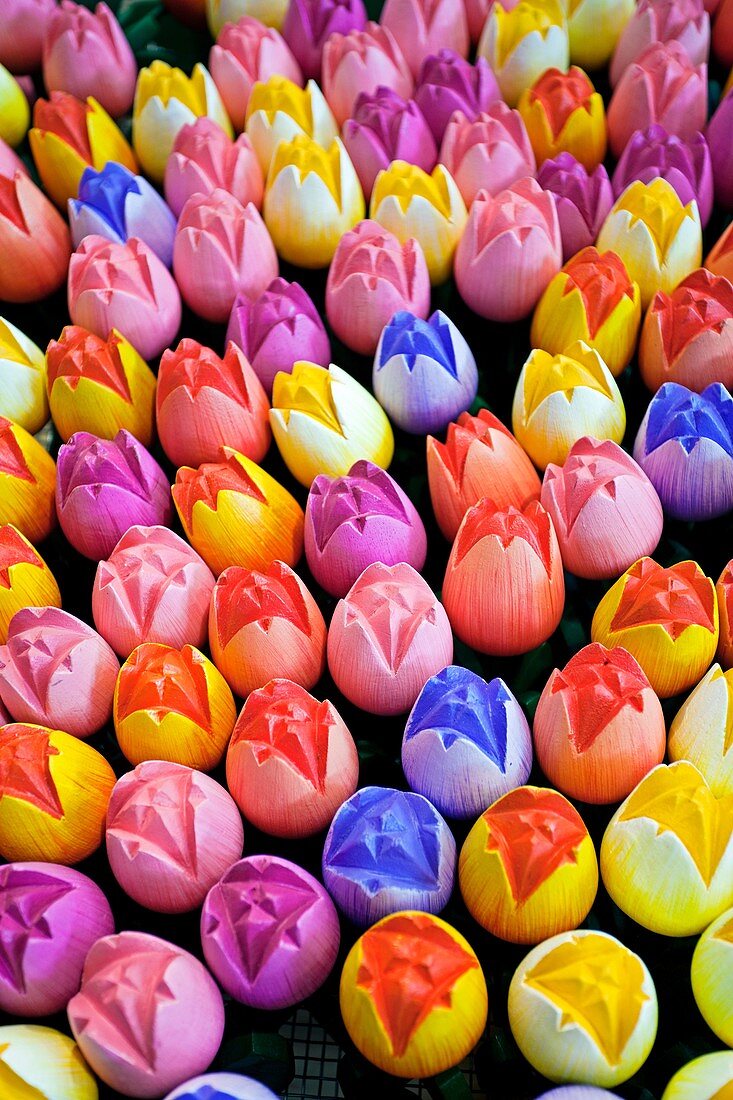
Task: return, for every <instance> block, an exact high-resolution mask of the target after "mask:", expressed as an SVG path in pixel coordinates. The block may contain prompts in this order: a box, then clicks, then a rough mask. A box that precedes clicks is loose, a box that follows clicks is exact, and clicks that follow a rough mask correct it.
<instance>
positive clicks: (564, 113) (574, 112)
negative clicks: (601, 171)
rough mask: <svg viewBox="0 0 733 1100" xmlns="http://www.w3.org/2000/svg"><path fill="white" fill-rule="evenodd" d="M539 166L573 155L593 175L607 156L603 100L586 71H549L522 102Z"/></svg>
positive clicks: (523, 114) (520, 105) (530, 89)
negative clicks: (548, 161) (563, 156)
mask: <svg viewBox="0 0 733 1100" xmlns="http://www.w3.org/2000/svg"><path fill="white" fill-rule="evenodd" d="M519 113H520V115H521V116H522V119H523V120H524V124H525V126H526V127H527V133H528V135H529V139H530V141H531V143H532V148H533V149H534V154H535V156H536V158H537V163H538V164H543V163H544V161H546V160H549V159H550V158H551V157H556V156H557V155H558V153H562V152H566V153H571V154H572V155H573V156H574V157H575V158H576V160H578V161H579V162H580V163H581V164H582V165H583V166H584V167H585V168H586V169H587V170H588V171H589V172H590V171H592V170H593V169H594V168H596V167H597V165H599V164H600V163H601V161H602V160H603V158H604V156H605V153H606V114H605V110H604V107H603V97H602V96H601V95H600V94H599V93H598V92H597V91H596V90H595V88H594V87H593V84H592V83H591V81H590V80H589V79H588V77H587V76H586V74H585V73H584V72H583V70H582V69H578V68H576V66H573V67H572V68H571V69H569V71H568V72H567V73H563V72H560V70H559V69H547V70H546V71H545V72H544V73H543V74H542V75H541V76H540V77H539V78H538V79H537V80H536V81H535V82H534V84H533V85H532V87H531V88H528V89H527V90H526V91H525V92H523V93H522V97H521V99H520V100H519Z"/></svg>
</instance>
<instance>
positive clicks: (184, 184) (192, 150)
mask: <svg viewBox="0 0 733 1100" xmlns="http://www.w3.org/2000/svg"><path fill="white" fill-rule="evenodd" d="M164 186H165V197H166V201H167V202H168V205H169V206H170V208H171V210H172V211H173V213H174V214H175V215H176V217H178V216H179V215H180V213H181V211H182V210H183V207H184V206H185V205H186V203H187V202H188V200H189V199H190V198H191V196H192V195H195V194H200V195H211V194H212V192H213V191H216V189H217V188H221V190H222V191H228V192H229V194H230V195H234V197H235V199H237V200H238V201H239V202H241V204H242V206H246V205H247V203H250V202H251V203H254V205H255V206H256V207H257V209H258V210H259V209H260V207H261V206H262V192H263V189H264V181H263V179H262V169H261V168H260V164H259V161H258V160H257V157H256V156H255V151H254V149H253V148H252V143H251V142H250V140H249V138H248V137H247V135H246V134H240V136H239V137H238V138H237V140H236V141H234V142H233V141H231V139H230V138H229V137H228V135H227V134H225V133H224V131H223V130H222V128H221V126H217V124H216V123H215V122H214V121H213V120H212V119H210V118H197V119H196V121H195V122H192V123H191V124H190V125H188V126H184V127H183V128H182V129H181V130H179V132H178V135H177V136H176V140H175V142H174V143H173V152H172V153H171V155H170V157H169V158H168V162H167V164H166V166H165V184H164Z"/></svg>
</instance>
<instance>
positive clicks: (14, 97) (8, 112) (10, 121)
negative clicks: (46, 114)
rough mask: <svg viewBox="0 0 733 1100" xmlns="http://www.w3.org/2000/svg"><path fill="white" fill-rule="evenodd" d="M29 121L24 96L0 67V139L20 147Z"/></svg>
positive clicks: (28, 108) (10, 75)
mask: <svg viewBox="0 0 733 1100" xmlns="http://www.w3.org/2000/svg"><path fill="white" fill-rule="evenodd" d="M30 120H31V110H30V105H29V103H28V99H27V98H26V94H25V92H24V91H23V89H22V88H21V86H20V84H19V83H18V81H17V80H16V79H15V77H14V76H13V75H12V74H11V73H9V72H8V70H7V69H6V68H5V66H4V65H0V139H2V140H3V141H5V142H7V144H8V145H11V146H13V147H14V146H16V145H20V143H21V141H22V140H23V138H24V137H25V135H26V132H27V130H28V126H29V124H30Z"/></svg>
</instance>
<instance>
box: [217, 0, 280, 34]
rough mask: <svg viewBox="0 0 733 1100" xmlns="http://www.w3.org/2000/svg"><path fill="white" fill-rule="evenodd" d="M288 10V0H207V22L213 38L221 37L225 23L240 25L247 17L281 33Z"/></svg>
mask: <svg viewBox="0 0 733 1100" xmlns="http://www.w3.org/2000/svg"><path fill="white" fill-rule="evenodd" d="M287 10H288V0H206V21H207V23H208V24H209V30H210V31H211V36H212V38H218V37H219V32H220V31H221V29H222V27H223V26H224V24H225V23H238V22H239V20H240V19H241V18H242V17H243V16H245V15H248V16H250V18H252V19H258V20H259V21H260V23H264V24H265V26H266V27H274V28H275V30H277V31H279V30H281V29H282V25H283V23H284V22H285V13H286V12H287Z"/></svg>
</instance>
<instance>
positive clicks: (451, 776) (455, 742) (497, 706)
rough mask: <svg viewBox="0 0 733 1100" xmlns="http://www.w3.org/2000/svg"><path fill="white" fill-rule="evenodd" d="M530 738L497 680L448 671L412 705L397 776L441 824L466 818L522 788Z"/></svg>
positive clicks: (508, 693) (512, 700) (463, 670)
mask: <svg viewBox="0 0 733 1100" xmlns="http://www.w3.org/2000/svg"><path fill="white" fill-rule="evenodd" d="M531 767H532V737H531V735H530V732H529V726H528V725H527V719H526V718H525V717H524V714H523V713H522V708H521V707H520V705H519V703H518V702H517V700H516V699H515V698H514V696H513V695H512V693H511V691H510V690H509V688H508V687H507V686H506V684H505V683H504V681H503V680H500V679H498V678H497V679H495V680H492V681H491V682H490V683H488V684H487V683H486V681H485V680H483V679H482V678H481V677H480V676H477V675H476V673H475V672H470V671H469V669H467V668H460V667H459V666H458V665H448V667H447V668H444V669H443V670H442V671H441V672H438V673H436V675H435V676H431V677H430V679H429V680H428V681H427V683H426V684H425V686H424V687H423V689H422V691H421V692H420V694H419V695H418V697H417V699H416V700H415V705H414V706H413V708H412V710H411V711H410V716H409V718H408V719H407V725H406V726H405V735H404V738H403V741H402V768H403V770H404V773H405V779H406V780H407V782H408V783H409V785H410V787H411V788H412V790H414V791H417V792H418V794H422V795H424V796H425V798H427V799H429V800H430V801H431V802H432V803H433V805H434V806H435V807H437V809H438V810H440V812H441V813H443V814H445V815H446V817H453V818H473V817H475V816H476V815H477V814H479V813H481V811H482V807H485V806H486V805H487V804H489V805H490V804H491V803H492V802H493V801H494V800H495V799H496V798H499V797H500V796H501V795H503V794H506V792H507V791H510V790H512V789H513V788H514V787H516V786H519V785H520V784H522V783H525V782H526V781H527V777H528V776H529V772H530V768H531Z"/></svg>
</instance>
